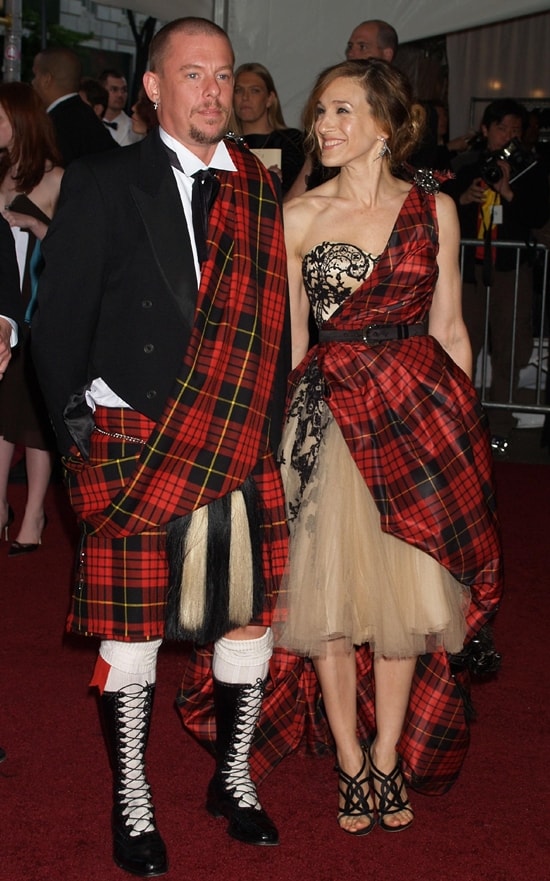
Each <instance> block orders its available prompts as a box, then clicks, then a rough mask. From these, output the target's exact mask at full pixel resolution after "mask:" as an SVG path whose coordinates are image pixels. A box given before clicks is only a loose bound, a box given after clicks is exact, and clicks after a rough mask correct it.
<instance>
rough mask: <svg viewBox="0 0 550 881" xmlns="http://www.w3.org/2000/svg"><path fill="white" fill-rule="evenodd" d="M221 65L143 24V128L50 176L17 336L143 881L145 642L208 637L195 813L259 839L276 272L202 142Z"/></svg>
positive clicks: (214, 36) (245, 157) (278, 302)
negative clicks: (22, 340) (56, 464)
mask: <svg viewBox="0 0 550 881" xmlns="http://www.w3.org/2000/svg"><path fill="white" fill-rule="evenodd" d="M233 60H234V59H233V51H232V48H231V45H230V43H229V40H228V38H227V35H226V34H225V32H224V31H223V30H221V29H220V28H219V27H218V26H217V25H215V24H213V23H212V22H210V21H207V20H205V19H199V18H183V19H178V20H177V21H174V22H172V23H171V24H169V25H166V26H165V27H164V28H162V29H161V30H160V31H159V33H158V34H157V35H156V37H155V38H154V40H153V42H152V45H151V53H150V61H149V71H148V72H147V73H146V74H145V76H144V87H145V90H146V92H147V94H148V96H149V98H150V99H151V101H153V103H154V106H155V108H156V110H157V113H158V119H159V123H160V125H159V127H158V129H157V130H155V131H153V132H152V133H151V134H150V135H149V136H148V137H147V138H146V139H144V140H143V141H141V142H140V143H138V144H135V145H132V146H130V147H127V148H125V149H124V150H117V151H113V152H112V153H105V154H102V155H97V156H93V157H87V158H84V159H82V160H79V161H78V162H75V163H74V164H73V165H72V166H71V168H70V169H69V170H68V171H67V173H66V175H65V178H64V182H63V188H62V195H61V199H60V205H59V209H58V213H57V215H56V217H55V218H54V221H53V223H52V225H51V228H50V231H49V233H48V236H47V238H46V240H45V242H44V245H43V252H44V258H45V269H44V272H43V275H42V278H41V282H40V289H39V308H38V312H37V315H36V319H35V322H34V325H33V344H34V355H35V360H36V365H37V369H38V373H39V375H40V377H41V381H42V383H43V389H44V395H45V397H46V400H47V403H48V407H49V410H50V413H51V417H52V421H53V424H54V427H55V430H56V434H57V437H58V442H59V447H60V450H61V453H62V456H63V462H64V466H65V474H66V481H67V486H68V490H69V495H70V500H71V504H72V506H73V508H74V510H75V512H76V514H77V516H78V518H79V522H80V524H81V541H80V546H79V550H78V560H77V573H76V579H75V585H74V590H73V596H72V604H71V610H70V614H69V619H68V629H69V630H71V631H72V632H76V633H81V634H85V635H92V636H96V637H100V639H101V643H100V650H99V657H98V660H97V664H96V667H95V671H94V675H93V679H92V684H93V685H94V686H96V687H97V688H98V690H99V694H100V698H99V705H100V713H101V717H102V723H103V728H104V732H105V737H106V742H107V746H108V751H109V755H110V759H111V764H112V768H113V776H114V810H113V819H112V824H113V836H114V859H115V862H116V863H117V864H118V865H119V866H121V867H122V868H123V869H125V870H127V871H128V872H131V873H133V874H136V875H140V876H143V877H151V876H156V875H161V874H164V873H165V872H166V871H167V865H168V864H167V857H166V849H165V845H164V842H163V841H162V838H161V836H160V834H159V832H158V830H157V827H156V824H155V817H154V808H153V804H152V800H151V794H150V788H149V784H148V782H147V777H146V772H145V749H146V743H147V736H148V730H149V722H150V718H151V708H152V702H153V696H154V689H155V679H156V658H157V652H158V649H159V646H160V644H161V642H162V639H163V638H164V637H165V636H168V637H177V638H181V639H186V640H189V639H192V640H196V641H197V642H199V643H207V642H214V644H215V646H214V655H213V675H214V681H215V686H214V702H215V715H216V756H217V762H216V770H215V773H214V776H213V778H212V780H211V781H210V784H209V787H208V795H207V808H208V810H209V811H210V812H211V813H212V814H214V815H215V816H220V817H221V816H224V817H226V818H227V820H228V821H229V824H228V832H229V834H230V835H232V836H233V837H234V838H237V839H239V840H240V841H244V842H246V843H249V844H258V845H273V844H277V843H278V833H277V830H276V828H275V826H274V824H273V822H272V821H271V820H270V818H269V817H268V816H267V814H266V813H265V812H264V810H263V809H262V808H261V806H260V803H259V801H258V796H257V793H256V789H255V786H254V784H253V782H252V780H251V778H250V773H249V750H250V745H251V742H252V737H253V735H254V731H255V728H256V723H257V720H258V717H259V714H260V710H261V705H262V698H263V691H264V682H265V680H266V677H267V673H268V665H269V660H270V657H271V651H272V637H271V631H270V629H269V623H270V611H271V607H272V604H273V598H274V594H275V593H276V590H277V585H278V581H279V578H280V575H281V572H282V569H283V567H284V563H285V558H286V525H285V515H284V503H283V495H282V488H281V484H280V478H279V474H278V471H277V468H276V465H275V460H274V455H273V450H274V449H275V448H276V445H277V437H276V436H275V435H276V431H277V428H278V426H279V424H280V421H281V418H280V413H281V410H282V404H283V400H284V385H285V382H284V380H285V377H286V372H287V368H288V363H287V349H288V346H287V327H286V313H287V300H286V269H285V252H284V245H283V237H282V226H281V219H280V206H279V199H278V195H277V192H276V190H275V189H274V184H273V181H272V179H271V177H270V175H269V174H268V172H267V171H265V170H264V169H263V167H262V166H261V164H260V163H259V162H258V161H257V160H256V158H255V157H253V156H252V155H251V154H250V153H249V152H248V151H246V150H245V149H244V148H242V147H241V146H240V145H238V144H236V143H234V142H233V141H231V140H230V139H225V140H224V139H223V134H224V132H225V131H226V130H227V123H228V119H229V115H230V111H231V104H232V90H233ZM208 169H212V170H213V171H208ZM210 191H211V192H210ZM207 197H208V198H207ZM201 201H202V207H203V209H204V208H205V204H204V203H206V202H208V205H206V210H207V209H208V207H209V214H206V215H205V214H204V210H203V214H202V215H201V214H200V210H199V209H200V208H201V205H200V204H199V203H201Z"/></svg>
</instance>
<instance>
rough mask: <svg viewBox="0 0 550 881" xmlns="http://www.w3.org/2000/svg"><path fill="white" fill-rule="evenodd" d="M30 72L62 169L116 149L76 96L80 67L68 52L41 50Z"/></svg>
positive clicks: (100, 125)
mask: <svg viewBox="0 0 550 881" xmlns="http://www.w3.org/2000/svg"><path fill="white" fill-rule="evenodd" d="M32 71H33V80H32V85H33V87H34V89H35V90H36V92H37V93H38V94H39V95H40V98H41V99H42V102H43V104H44V106H45V108H46V110H47V111H48V113H49V115H50V118H51V120H52V122H53V124H54V127H55V132H56V137H57V144H58V147H59V149H60V151H61V155H62V157H63V164H64V165H65V167H66V166H67V165H68V164H69V163H70V162H72V161H73V159H78V157H79V156H87V155H88V154H89V153H101V152H102V151H103V150H111V149H112V148H113V147H117V146H118V145H117V144H116V142H114V141H113V139H112V137H111V136H110V134H109V132H108V131H107V129H106V128H105V126H104V125H103V123H102V122H101V120H100V119H98V117H97V115H96V114H95V113H94V111H93V110H92V108H91V107H90V106H89V105H88V104H86V103H85V102H84V101H83V100H82V98H81V97H80V95H79V89H80V80H81V76H82V67H81V64H80V59H79V58H78V55H77V54H76V53H75V52H73V50H72V49H67V48H65V47H63V46H51V47H50V48H48V49H44V50H43V51H42V52H39V53H38V55H37V56H36V57H35V59H34V64H33V68H32Z"/></svg>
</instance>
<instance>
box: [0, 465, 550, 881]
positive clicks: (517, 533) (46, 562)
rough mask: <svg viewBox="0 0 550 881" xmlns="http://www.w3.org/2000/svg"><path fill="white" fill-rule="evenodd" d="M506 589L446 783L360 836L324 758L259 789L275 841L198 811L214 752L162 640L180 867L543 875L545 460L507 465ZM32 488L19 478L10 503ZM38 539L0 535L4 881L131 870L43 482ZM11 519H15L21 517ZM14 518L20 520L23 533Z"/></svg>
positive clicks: (496, 879)
mask: <svg viewBox="0 0 550 881" xmlns="http://www.w3.org/2000/svg"><path fill="white" fill-rule="evenodd" d="M497 486H498V495H499V506H500V512H501V519H502V522H503V537H504V544H505V551H506V558H505V562H506V574H507V591H506V596H505V599H504V602H503V605H502V609H501V612H500V614H499V618H498V621H497V623H496V625H495V636H496V640H497V644H498V648H499V650H500V651H501V652H502V653H503V656H504V659H503V667H502V670H501V672H500V674H499V676H498V679H497V680H496V681H492V682H489V683H486V684H484V685H482V686H476V687H475V688H474V700H475V704H476V708H477V710H478V721H477V722H476V723H474V726H473V730H472V745H471V749H470V752H469V755H468V758H467V760H466V763H465V766H464V769H463V772H462V775H461V777H460V779H459V781H458V782H457V784H456V785H455V787H454V788H453V789H452V790H451V792H449V793H448V794H447V795H445V796H442V797H436V798H433V797H432V798H430V797H427V796H420V795H416V794H414V793H413V794H412V795H413V802H414V806H415V808H416V821H415V824H414V826H413V827H412V829H410V830H409V831H407V832H404V833H402V834H400V835H389V834H386V833H384V832H382V831H381V830H380V829H376V830H375V832H374V833H373V834H372V835H371V836H369V837H368V838H366V839H363V840H361V839H354V838H352V837H351V836H349V835H345V834H344V833H342V832H341V831H339V829H338V826H337V824H336V819H335V816H336V777H335V774H334V773H333V771H332V764H333V763H332V761H331V760H330V759H329V758H325V759H311V758H306V757H303V756H298V755H296V756H292V757H290V758H288V759H286V760H285V761H284V762H283V763H282V764H281V765H280V766H279V767H278V768H277V769H276V771H275V772H274V773H273V774H272V775H271V777H270V778H268V780H267V781H266V782H265V784H264V785H263V787H262V790H261V795H262V799H263V802H264V804H265V806H266V808H267V809H268V810H269V812H270V813H271V815H272V816H273V818H274V819H275V820H276V821H277V824H278V826H279V830H280V833H281V839H282V844H281V846H280V847H278V848H265V849H264V848H253V847H247V846H246V845H241V844H239V843H237V842H235V841H232V840H231V839H230V838H228V837H227V835H226V834H225V832H224V822H223V821H219V820H214V819H213V818H211V817H210V816H209V815H208V814H207V813H206V812H205V810H204V805H203V803H204V795H205V789H206V784H207V781H208V779H209V776H210V773H211V770H212V760H211V759H210V758H209V757H208V756H207V755H206V753H204V752H203V751H202V750H201V749H200V748H199V747H198V746H197V745H196V744H195V743H194V742H193V741H191V740H190V739H189V737H188V736H187V735H185V734H184V733H183V732H182V730H181V727H180V723H179V719H178V717H177V715H176V713H175V711H174V709H173V701H174V697H175V694H176V689H177V687H178V685H179V682H180V679H181V666H182V660H181V653H179V652H178V650H176V649H174V648H165V649H164V650H163V652H162V654H161V658H160V661H159V684H158V694H157V702H156V706H155V713H154V720H153V728H152V734H151V741H150V748H149V753H148V759H149V767H150V777H151V782H152V785H153V788H154V792H155V795H156V798H155V802H156V805H157V817H158V822H159V826H160V829H161V831H162V833H163V835H164V837H165V839H166V842H167V845H168V849H169V856H170V863H171V869H170V872H169V874H168V875H167V876H166V877H167V878H168V879H174V881H187V879H189V881H190V879H193V881H214V879H218V878H219V879H225V881H249V879H252V881H256V879H257V881H264V879H269V881H288V879H290V881H294V879H300V881H547V879H549V878H550V868H549V867H548V866H549V863H550V857H549V854H550V832H549V823H548V817H547V811H548V805H549V801H550V799H549V795H550V793H549V784H548V765H549V762H548V758H547V747H548V731H549V730H550V708H549V707H550V701H549V694H548V656H547V654H546V639H547V638H548V636H547V628H548V621H549V612H550V598H549V596H548V564H547V553H548V542H549V540H550V529H549V526H550V518H549V514H548V510H549V505H548V500H549V498H550V467H548V466H534V465H517V464H508V463H498V465H497ZM23 497H24V487H23V486H22V485H20V484H14V485H12V486H10V501H11V504H12V506H13V507H14V508H15V510H16V516H17V514H18V513H19V515H20V513H21V510H22V507H23ZM48 515H49V519H50V522H49V524H48V527H47V529H46V532H45V535H44V545H43V547H42V548H41V549H40V550H39V551H38V552H37V553H36V554H31V555H29V556H28V557H26V558H16V559H8V558H7V556H6V553H7V546H6V545H5V544H4V543H3V542H2V543H1V544H0V579H1V581H0V585H1V609H0V634H1V639H0V670H1V675H0V700H1V707H2V711H1V713H0V744H1V745H2V746H3V747H4V748H5V749H6V751H7V753H8V758H7V760H6V762H4V763H3V764H2V765H0V806H1V807H0V824H1V825H0V834H1V842H2V846H1V850H0V881H115V879H118V881H121V879H124V878H129V877H131V876H128V875H126V874H125V873H123V872H121V871H120V870H119V869H117V868H116V867H115V866H114V864H113V863H112V861H111V842H110V831H109V805H110V774H109V770H108V766H107V759H106V755H105V751H104V747H103V742H102V739H101V736H100V733H99V725H98V722H97V716H96V708H95V703H94V700H93V698H92V697H90V695H89V694H88V691H87V681H88V678H89V676H90V673H91V670H92V666H93V661H94V658H95V650H96V645H95V644H94V642H93V641H91V640H90V641H88V640H84V639H73V638H70V639H68V638H66V637H65V638H64V636H63V620H64V615H65V611H66V604H67V596H68V585H69V581H70V570H71V565H72V550H71V547H72V545H71V537H72V534H73V529H72V525H71V524H72V519H71V515H70V513H69V512H68V510H67V506H66V502H65V498H64V495H63V492H62V490H61V489H60V487H57V486H54V487H52V488H51V490H50V493H49V499H48ZM15 525H16V526H17V521H16V524H15ZM15 534H16V531H13V532H12V535H13V537H14V536H15Z"/></svg>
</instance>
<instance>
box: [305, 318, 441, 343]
mask: <svg viewBox="0 0 550 881" xmlns="http://www.w3.org/2000/svg"><path fill="white" fill-rule="evenodd" d="M425 335H426V325H425V324H424V323H423V322H420V323H419V324H369V325H368V327H362V328H360V329H359V330H320V331H319V342H320V343H365V345H367V346H376V345H378V344H379V343H385V342H387V341H388V340H408V338H409V337H411V336H425Z"/></svg>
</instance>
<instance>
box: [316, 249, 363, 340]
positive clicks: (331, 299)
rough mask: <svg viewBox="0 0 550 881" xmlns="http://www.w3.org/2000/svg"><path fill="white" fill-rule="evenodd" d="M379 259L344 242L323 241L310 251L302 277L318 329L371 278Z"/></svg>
mask: <svg viewBox="0 0 550 881" xmlns="http://www.w3.org/2000/svg"><path fill="white" fill-rule="evenodd" d="M378 259H379V258H378V257H374V256H373V255H372V254H366V253H365V251H362V250H361V249H360V248H357V247H356V246H355V245H346V244H345V243H342V242H321V244H320V245H316V246H315V247H314V248H312V249H311V251H308V253H307V254H306V255H305V257H304V261H303V264H302V275H303V279H304V285H305V288H306V292H307V295H308V297H309V299H310V302H311V308H312V310H313V315H314V317H315V321H316V323H317V326H318V327H319V326H320V325H321V324H322V323H323V321H326V320H327V319H328V318H330V316H331V315H332V313H333V312H335V311H336V309H338V307H339V306H341V305H342V303H344V302H345V300H346V299H347V298H348V297H349V295H350V294H351V293H353V291H354V290H355V288H357V287H358V286H359V285H360V284H361V283H362V282H364V281H365V279H367V278H368V277H369V275H370V274H371V272H372V270H373V269H374V266H375V264H376V263H377V261H378Z"/></svg>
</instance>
